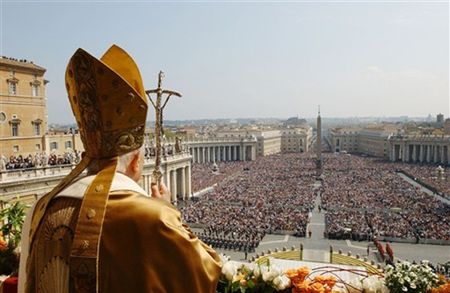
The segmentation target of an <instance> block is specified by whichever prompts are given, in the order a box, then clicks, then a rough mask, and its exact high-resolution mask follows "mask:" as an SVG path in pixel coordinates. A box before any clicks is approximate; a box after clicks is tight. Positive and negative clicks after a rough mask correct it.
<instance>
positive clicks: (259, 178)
mask: <svg viewBox="0 0 450 293" xmlns="http://www.w3.org/2000/svg"><path fill="white" fill-rule="evenodd" d="M224 165H228V166H226V167H224ZM204 168H206V169H204ZM204 168H203V169H201V170H203V172H204V173H202V174H203V175H202V176H196V175H193V185H194V184H198V183H195V182H194V180H195V178H206V177H212V176H214V175H212V171H211V168H212V166H211V165H205V166H204ZM208 168H209V170H208ZM222 169H223V170H225V174H229V175H226V176H225V178H224V179H223V180H222V181H221V182H219V183H218V184H217V186H216V187H215V188H214V189H213V191H211V192H209V193H207V194H205V195H203V196H202V197H200V198H199V199H197V200H194V201H192V202H190V203H188V204H187V205H186V206H184V207H182V209H181V212H182V215H183V217H184V221H186V222H188V223H196V224H203V225H204V227H205V229H204V233H203V234H200V237H201V238H202V239H204V240H205V241H206V242H207V243H209V244H212V245H213V246H215V247H232V248H234V249H241V250H242V249H244V250H245V249H248V250H249V251H251V250H252V249H253V248H254V247H256V246H257V245H258V243H259V242H260V241H261V240H262V238H263V237H264V235H265V234H266V233H285V232H288V233H291V234H294V235H297V236H305V234H306V226H307V224H308V213H309V212H310V211H311V209H313V207H314V200H315V198H316V191H315V190H314V182H315V180H316V170H315V161H314V159H313V157H311V156H310V155H307V154H283V155H281V154H278V155H271V156H267V157H262V158H258V159H257V160H256V161H250V162H233V163H224V164H221V165H219V171H218V172H219V173H220V172H222ZM230 169H232V170H233V172H231V173H228V172H230ZM193 170H194V172H195V170H198V169H193ZM245 242H248V243H250V245H248V246H245V245H244V246H243V245H242V243H245ZM230 243H231V244H230Z"/></svg>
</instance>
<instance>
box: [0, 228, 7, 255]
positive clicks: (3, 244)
mask: <svg viewBox="0 0 450 293" xmlns="http://www.w3.org/2000/svg"><path fill="white" fill-rule="evenodd" d="M7 248H8V244H7V243H6V241H5V239H3V233H2V232H0V251H3V250H6V249H7Z"/></svg>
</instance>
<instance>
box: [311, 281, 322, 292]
mask: <svg viewBox="0 0 450 293" xmlns="http://www.w3.org/2000/svg"><path fill="white" fill-rule="evenodd" d="M307 292H308V293H325V287H324V286H323V285H322V284H321V283H318V282H317V283H313V284H312V285H311V286H310V287H309V289H308V291H307Z"/></svg>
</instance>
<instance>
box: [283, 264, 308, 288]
mask: <svg viewBox="0 0 450 293" xmlns="http://www.w3.org/2000/svg"><path fill="white" fill-rule="evenodd" d="M310 273H311V269H310V268H308V267H300V268H298V269H290V270H287V271H286V276H288V278H289V279H291V282H292V284H295V283H300V282H302V281H303V280H305V278H306V276H307V275H309V274H310Z"/></svg>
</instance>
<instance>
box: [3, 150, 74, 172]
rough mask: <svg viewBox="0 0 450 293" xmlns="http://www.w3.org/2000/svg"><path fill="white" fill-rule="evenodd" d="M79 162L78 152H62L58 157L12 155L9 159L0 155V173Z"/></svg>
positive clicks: (52, 154) (53, 155) (40, 154)
mask: <svg viewBox="0 0 450 293" xmlns="http://www.w3.org/2000/svg"><path fill="white" fill-rule="evenodd" d="M80 160H81V153H80V152H79V151H71V152H64V153H63V154H59V155H57V154H55V153H51V154H50V155H47V153H45V152H41V153H35V154H34V155H32V154H29V155H28V156H23V155H18V156H14V155H12V156H10V157H9V159H7V158H6V157H5V156H4V155H0V171H2V170H19V169H26V168H35V167H46V166H57V165H66V164H77V163H78V162H79V161H80Z"/></svg>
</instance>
